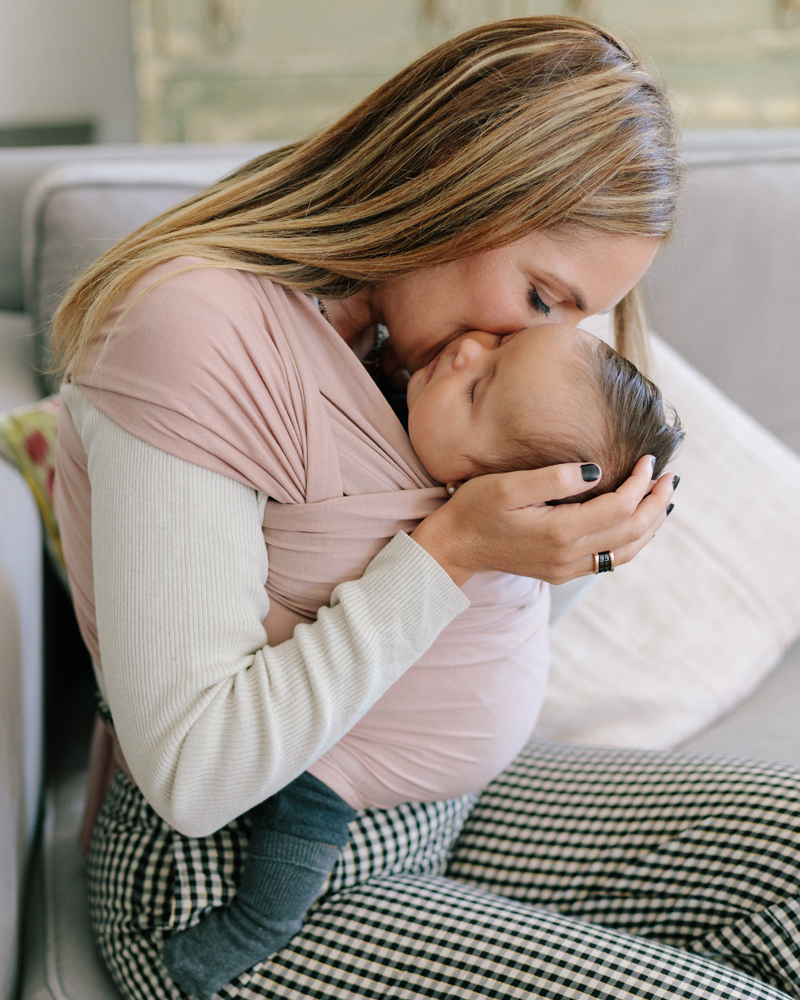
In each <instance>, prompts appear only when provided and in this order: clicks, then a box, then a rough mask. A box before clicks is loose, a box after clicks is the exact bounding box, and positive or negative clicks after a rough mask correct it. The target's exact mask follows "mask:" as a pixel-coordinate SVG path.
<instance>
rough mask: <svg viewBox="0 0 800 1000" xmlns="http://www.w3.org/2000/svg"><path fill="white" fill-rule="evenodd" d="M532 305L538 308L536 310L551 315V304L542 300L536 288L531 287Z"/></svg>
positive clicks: (544, 314)
mask: <svg viewBox="0 0 800 1000" xmlns="http://www.w3.org/2000/svg"><path fill="white" fill-rule="evenodd" d="M531 305H532V306H533V308H534V309H535V310H536V312H540V313H541V314H542V315H543V316H549V315H550V306H548V305H547V304H546V303H544V302H542V300H541V299H540V298H539V293H538V292H537V291H536V289H535V288H531Z"/></svg>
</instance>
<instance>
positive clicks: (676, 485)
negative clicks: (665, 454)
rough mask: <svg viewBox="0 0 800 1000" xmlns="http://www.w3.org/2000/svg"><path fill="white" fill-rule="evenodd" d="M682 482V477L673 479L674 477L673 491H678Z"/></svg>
mask: <svg viewBox="0 0 800 1000" xmlns="http://www.w3.org/2000/svg"><path fill="white" fill-rule="evenodd" d="M680 481H681V477H680V476H673V477H672V488H673V490H677V488H678V483H679V482H680Z"/></svg>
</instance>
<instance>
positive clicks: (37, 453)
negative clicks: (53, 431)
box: [25, 431, 50, 465]
mask: <svg viewBox="0 0 800 1000" xmlns="http://www.w3.org/2000/svg"><path fill="white" fill-rule="evenodd" d="M25 450H26V451H27V453H28V455H29V457H30V460H31V461H32V462H36V464H37V465H46V464H47V457H48V455H49V454H50V444H49V443H48V440H47V438H46V437H45V436H44V434H42V432H41V431H33V433H32V434H29V435H28V436H27V437H26V438H25Z"/></svg>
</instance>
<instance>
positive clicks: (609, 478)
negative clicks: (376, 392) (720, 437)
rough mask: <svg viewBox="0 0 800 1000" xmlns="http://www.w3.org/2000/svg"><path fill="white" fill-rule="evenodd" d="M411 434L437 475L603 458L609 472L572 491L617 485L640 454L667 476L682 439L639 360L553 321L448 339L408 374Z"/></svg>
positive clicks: (447, 479)
mask: <svg viewBox="0 0 800 1000" xmlns="http://www.w3.org/2000/svg"><path fill="white" fill-rule="evenodd" d="M408 433H409V436H410V438H411V443H412V444H413V446H414V450H415V451H416V452H417V455H418V456H419V458H420V461H421V462H422V464H423V465H424V466H425V468H426V469H427V470H428V472H429V473H430V475H431V476H432V477H433V478H434V479H437V480H438V481H439V482H440V483H453V482H458V481H461V480H465V479H472V478H473V477H474V476H479V475H483V474H484V473H487V472H512V471H514V470H517V469H538V468H543V467H544V466H547V465H558V464H560V463H562V462H595V463H597V464H598V465H600V466H601V468H602V470H603V476H602V479H600V481H599V482H598V483H597V484H596V485H595V486H593V487H592V488H591V489H589V490H587V491H586V492H585V493H581V494H580V495H579V496H576V497H573V498H571V499H575V500H588V499H590V498H591V497H592V496H596V495H597V494H599V493H608V492H610V491H612V490H615V489H617V487H618V486H620V485H621V484H622V483H623V482H624V481H625V480H626V479H627V478H628V476H629V475H630V473H631V470H632V468H633V466H634V465H635V464H636V462H637V460H638V459H639V458H641V457H642V455H654V456H655V459H656V463H655V469H654V476H658V475H660V474H661V472H662V471H663V469H664V466H665V465H666V464H667V462H668V461H669V459H670V458H671V456H672V455H673V454H674V452H675V449H676V448H677V446H678V445H679V444H680V442H681V440H682V439H683V431H682V430H681V427H680V422H679V420H678V418H677V416H676V415H675V414H674V413H672V420H669V419H668V418H667V414H666V412H665V407H664V402H663V400H662V397H661V393H660V392H659V390H658V389H657V388H656V386H655V385H654V384H653V383H652V382H651V381H650V380H649V379H648V378H646V377H645V376H644V375H642V374H641V372H640V371H639V370H638V369H637V368H636V367H635V366H634V365H632V364H631V363H630V362H629V361H627V360H626V359H625V358H623V357H621V356H620V355H619V354H617V352H616V351H614V350H613V349H612V348H611V347H609V346H608V345H607V344H605V343H603V341H602V340H598V339H597V337H593V336H592V335H591V334H589V333H585V332H584V331H583V330H577V329H575V328H574V327H571V326H556V325H555V324H549V323H548V324H543V325H541V326H536V327H533V328H532V329H530V330H522V331H520V332H519V333H516V334H514V335H513V336H509V337H498V336H496V335H495V334H490V333H483V332H479V331H475V332H472V333H467V334H465V335H464V336H462V337H459V338H458V339H457V340H454V341H452V342H451V343H450V344H448V345H447V347H445V348H444V349H443V350H442V351H441V352H440V353H439V354H438V355H437V356H436V357H435V358H434V359H433V361H432V362H431V363H430V364H429V365H428V366H427V367H426V368H422V369H420V370H419V371H417V372H415V373H414V374H413V375H412V376H411V381H410V382H409V384H408Z"/></svg>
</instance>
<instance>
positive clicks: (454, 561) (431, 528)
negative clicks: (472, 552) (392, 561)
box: [411, 504, 475, 587]
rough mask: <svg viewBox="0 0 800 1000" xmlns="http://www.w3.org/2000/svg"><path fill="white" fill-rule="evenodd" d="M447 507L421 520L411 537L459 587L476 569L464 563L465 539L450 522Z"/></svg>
mask: <svg viewBox="0 0 800 1000" xmlns="http://www.w3.org/2000/svg"><path fill="white" fill-rule="evenodd" d="M446 506H447V505H446V504H445V507H446ZM445 507H440V508H439V510H438V511H436V512H435V513H433V514H429V515H428V517H426V518H425V520H424V521H421V522H420V523H419V524H418V525H417V527H416V528H415V529H414V530H413V531H412V532H411V537H412V538H413V539H414V541H415V542H416V543H417V545H419V546H420V547H421V548H423V549H425V551H426V552H427V553H428V555H430V556H432V558H434V559H435V560H436V562H437V563H439V565H440V566H441V567H442V569H443V570H444V571H445V573H447V575H448V576H449V577H450V579H451V580H452V581H453V583H455V585H456V586H457V587H463V585H464V584H465V583H466V582H467V580H469V579H470V577H471V576H472V575H473V574H474V572H475V571H474V570H472V569H468V568H467V567H466V566H464V565H463V561H464V560H463V557H464V545H463V540H462V539H461V538H460V536H459V533H458V532H457V531H456V529H455V526H454V525H453V524H451V523H450V522H449V519H448V518H447V516H446V512H445Z"/></svg>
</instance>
